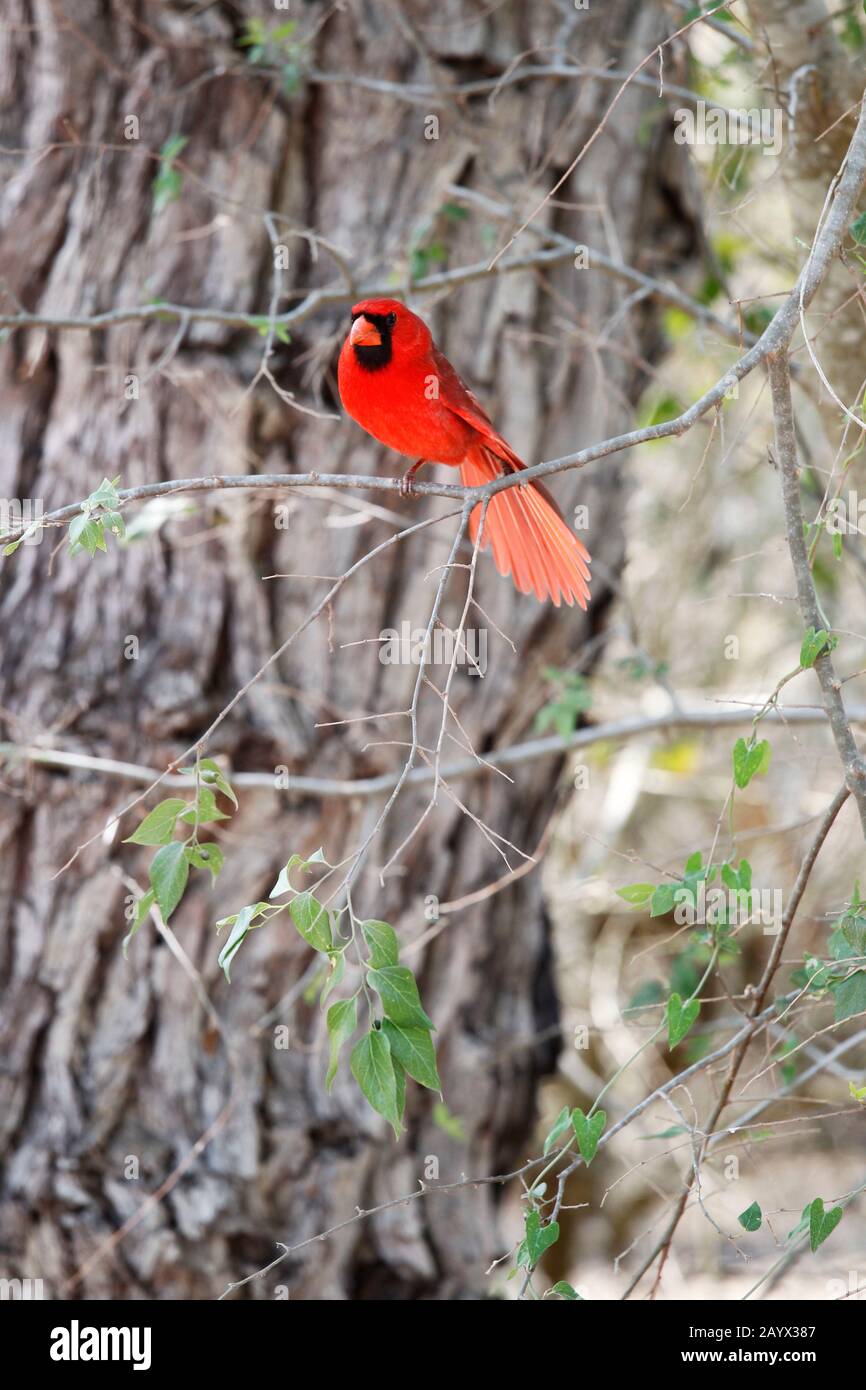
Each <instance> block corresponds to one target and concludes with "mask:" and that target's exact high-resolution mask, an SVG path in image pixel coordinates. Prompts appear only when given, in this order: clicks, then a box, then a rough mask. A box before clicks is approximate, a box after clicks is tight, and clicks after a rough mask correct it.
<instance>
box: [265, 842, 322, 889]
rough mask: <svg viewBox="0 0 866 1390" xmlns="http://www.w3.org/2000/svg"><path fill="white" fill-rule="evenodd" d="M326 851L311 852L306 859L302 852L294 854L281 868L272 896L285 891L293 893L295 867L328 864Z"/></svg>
mask: <svg viewBox="0 0 866 1390" xmlns="http://www.w3.org/2000/svg"><path fill="white" fill-rule="evenodd" d="M327 862H328V861H327V860H326V858H325V855H324V852H323V851H322V850H321V849H317V850H316V852H315V854H311V855H310V857H309V859H305V858H304V856H303V855H302V854H293V855H292V857H291V859H290V860H289V862H288V863H287V864H286V865H285V867H284V868H282V869H281V870H280V876H279V878H278V879H277V881H276V883H275V884H274V886H273V888H272V889H271V891H270V893H269V894H268V896H269V897H271V898H279V897H280V896H281V895H282V894H283V893H292V892H294V889H293V888H292V880H291V873H292V870H293V869H297V868H300V869H303V870H304V871H306V870H308V869H310V868H311V867H312V865H314V864H327Z"/></svg>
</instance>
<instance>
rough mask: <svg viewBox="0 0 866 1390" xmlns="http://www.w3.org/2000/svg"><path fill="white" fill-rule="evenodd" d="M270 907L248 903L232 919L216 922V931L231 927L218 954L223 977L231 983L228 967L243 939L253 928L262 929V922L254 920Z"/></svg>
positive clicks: (267, 904) (222, 919)
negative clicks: (223, 972) (223, 973)
mask: <svg viewBox="0 0 866 1390" xmlns="http://www.w3.org/2000/svg"><path fill="white" fill-rule="evenodd" d="M268 907H270V904H269V903H250V905H249V906H248V907H242V908H241V910H240V912H236V913H235V914H234V915H233V916H232V917H223V918H221V919H220V921H219V922H217V931H219V930H220V928H221V927H226V926H229V925H230V926H231V931H230V932H229V936H228V940H227V941H226V943H225V945H224V946H223V948H222V950H221V951H220V953H219V958H218V964H219V965H220V966H221V967H222V969H223V970H224V971H225V977H226V979H227V980H229V981H231V975H230V974H229V966H230V965H231V963H232V961H233V960H234V958H235V956H236V955H237V953H238V951H239V950H240V948H241V944H242V942H243V941H244V938H245V937H246V936H247V934H248V933H249V932H250V931H251V930H252V929H253V928H254V927H263V926H264V925H265V923H264V921H262V922H257V921H256V920H255V919H256V918H257V917H261V916H262V914H263V911H265V910H266V909H267V908H268Z"/></svg>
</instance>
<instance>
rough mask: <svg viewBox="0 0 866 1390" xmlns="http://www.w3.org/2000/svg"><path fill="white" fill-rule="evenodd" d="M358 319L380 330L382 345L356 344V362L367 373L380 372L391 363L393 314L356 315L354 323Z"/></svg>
mask: <svg viewBox="0 0 866 1390" xmlns="http://www.w3.org/2000/svg"><path fill="white" fill-rule="evenodd" d="M356 319H366V320H367V322H368V323H372V324H373V326H374V327H375V328H377V329H378V330H379V336H380V337H381V339H382V341H381V343H375V344H374V343H355V344H354V345H353V346H354V351H355V360H356V362H357V363H358V366H359V367H363V368H364V371H365V372H378V371H380V370H381V368H382V367H387V365H388V363H389V362H390V361H391V357H392V353H393V349H392V344H391V329H392V328H393V327H394V323H393V319H394V316H393V314H355V316H354V318H353V319H352V322H353V323H354V322H355V320H356Z"/></svg>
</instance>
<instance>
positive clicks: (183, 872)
mask: <svg viewBox="0 0 866 1390" xmlns="http://www.w3.org/2000/svg"><path fill="white" fill-rule="evenodd" d="M188 878H189V861H188V860H187V857H186V854H185V853H184V845H183V844H182V843H181V841H180V840H174V841H172V843H171V844H170V845H163V847H162V849H158V850H157V851H156V854H155V855H154V856H153V859H152V861H151V865H150V882H151V887H152V888H153V891H154V893H155V894H156V901H157V903H158V904H159V910H160V912H161V913H162V918H163V921H164V922H167V921H168V919H169V917H170V916H171V914H172V913H173V912H174V909H175V908H176V907H177V905H178V903H179V902H180V900H181V898H182V897H183V894H184V889H185V888H186V883H187V879H188Z"/></svg>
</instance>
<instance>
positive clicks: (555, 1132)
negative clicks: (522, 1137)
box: [544, 1105, 572, 1154]
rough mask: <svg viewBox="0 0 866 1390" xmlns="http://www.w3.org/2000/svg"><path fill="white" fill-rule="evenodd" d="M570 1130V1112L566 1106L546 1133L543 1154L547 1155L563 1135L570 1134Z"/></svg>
mask: <svg viewBox="0 0 866 1390" xmlns="http://www.w3.org/2000/svg"><path fill="white" fill-rule="evenodd" d="M571 1130H572V1125H571V1112H570V1111H569V1108H568V1106H567V1105H564V1106H563V1107H562V1109H561V1110H560V1112H559V1114H558V1115H557V1117H556V1119H555V1120H554V1122H553V1124H552V1126H551V1128H550V1129H549V1131H548V1134H547V1138H546V1139H545V1141H544V1153H545V1154H549V1153H550V1150H551V1149H552V1148H553V1146H554V1144H557V1143H558V1142H559V1140H560V1139H561V1138H562V1137H563V1135H565V1134H570V1133H571Z"/></svg>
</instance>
